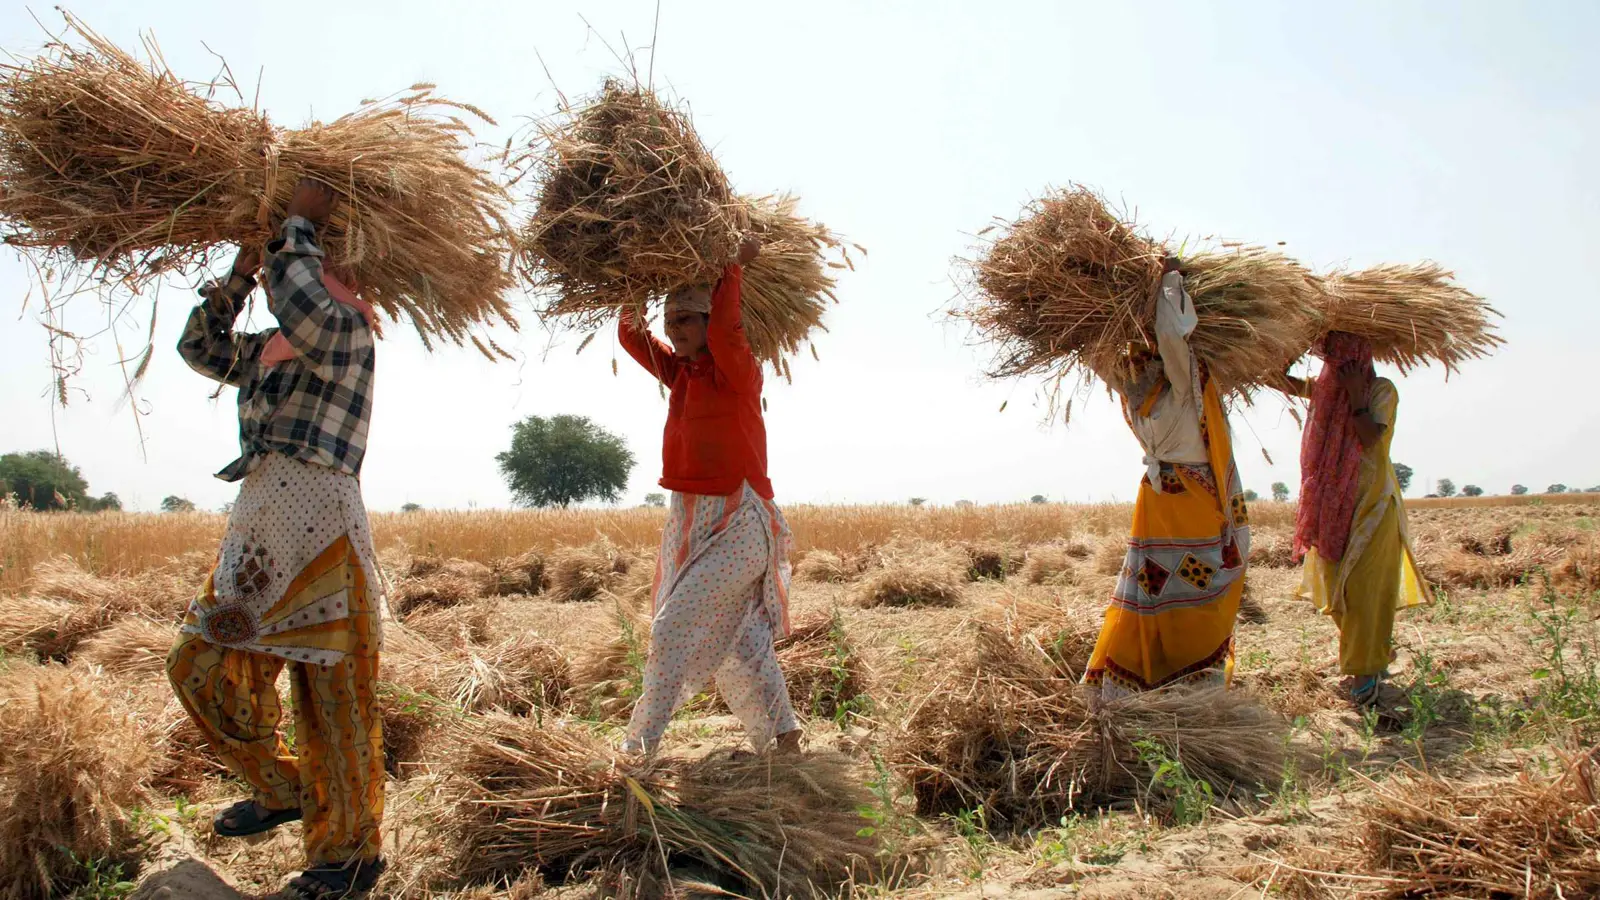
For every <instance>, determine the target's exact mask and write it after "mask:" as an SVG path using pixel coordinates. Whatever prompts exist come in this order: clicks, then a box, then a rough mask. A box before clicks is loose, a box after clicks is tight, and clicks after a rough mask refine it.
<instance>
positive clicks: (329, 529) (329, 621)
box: [167, 179, 384, 900]
mask: <svg viewBox="0 0 1600 900" xmlns="http://www.w3.org/2000/svg"><path fill="white" fill-rule="evenodd" d="M332 204H333V192H332V191H331V190H330V189H329V188H328V187H327V186H326V185H323V184H321V183H319V182H316V181H313V180H311V179H303V180H302V181H301V182H300V184H299V185H298V186H297V187H296V188H295V192H294V197H293V199H292V200H291V201H290V203H289V207H288V211H287V214H286V217H285V220H284V223H283V229H282V232H281V236H280V237H279V238H278V239H277V240H275V241H273V242H272V243H270V244H268V245H267V251H268V254H269V255H268V258H267V264H266V274H267V277H266V281H267V299H268V306H269V308H270V309H271V311H272V313H273V315H274V316H275V317H276V318H277V320H278V327H277V328H276V329H268V330H266V331H263V332H260V333H257V334H239V333H236V332H235V331H234V330H233V329H234V319H235V318H236V317H237V316H238V315H239V313H240V312H241V311H242V309H243V305H244V301H245V299H246V298H247V297H248V296H249V294H250V292H251V291H252V290H253V289H254V288H255V278H254V273H255V270H256V268H257V266H258V265H259V264H260V259H261V255H260V253H259V251H256V250H253V249H252V248H249V247H246V248H244V249H241V250H240V252H239V256H238V259H237V260H236V261H235V262H234V266H233V271H232V273H231V274H230V275H229V277H228V278H227V280H226V281H224V282H221V283H213V284H211V285H209V286H207V287H206V288H205V289H203V290H202V292H201V293H202V295H203V296H204V297H205V301H204V302H202V303H201V304H200V305H199V306H197V307H195V310H194V312H193V313H192V314H191V315H190V316H189V322H188V325H187V326H186V327H185V329H184V333H183V338H182V340H181V343H180V344H179V348H178V349H179V352H180V353H182V355H183V358H184V359H185V360H187V361H188V363H189V365H190V366H191V367H193V368H194V369H195V370H196V371H198V372H200V373H201V374H202V375H205V376H207V377H208V378H212V379H214V380H216V381H218V382H221V383H223V384H226V385H231V386H233V387H236V388H238V390H239V442H240V445H241V448H242V450H243V453H242V455H241V456H240V457H239V459H237V460H235V461H234V462H232V463H230V464H229V465H228V466H227V467H226V468H225V469H223V470H222V471H221V472H219V473H218V475H217V477H219V478H221V479H223V480H224V481H237V482H240V486H239V498H238V501H237V502H236V503H235V504H234V507H233V512H232V514H231V515H230V516H229V518H228V528H227V531H226V533H225V534H224V535H223V538H222V546H221V548H220V550H219V551H218V556H217V563H216V567H215V568H214V569H213V570H212V573H211V575H210V577H208V578H207V579H206V583H205V585H204V587H203V588H202V589H201V590H200V593H199V596H198V597H197V598H196V599H195V600H194V601H193V603H192V604H191V605H190V607H189V611H188V614H187V615H186V616H185V617H184V621H183V626H182V632H181V633H180V635H179V637H178V641H177V643H176V645H175V646H174V647H173V648H172V653H171V655H170V656H169V657H168V659H167V672H168V675H169V677H170V678H171V680H172V686H173V688H174V689H175V690H176V691H177V694H178V699H179V700H180V701H181V702H182V703H183V706H184V708H185V709H186V710H187V711H188V713H189V715H190V717H191V718H193V719H194V721H195V723H196V724H197V725H198V726H199V727H200V729H201V731H202V732H204V734H205V736H206V739H207V741H208V742H209V743H210V744H211V746H212V747H213V748H214V749H215V750H216V751H217V754H218V755H219V756H220V757H221V758H222V760H223V761H224V762H225V763H227V765H228V767H229V768H230V769H231V770H232V771H233V773H234V774H235V775H237V776H238V777H239V778H241V779H242V780H244V781H245V783H247V784H248V785H249V786H250V787H251V789H252V791H253V794H254V796H253V797H252V798H251V799H249V800H244V801H241V802H239V803H236V804H234V805H233V806H231V807H229V808H227V809H225V810H223V811H222V812H220V813H218V814H217V816H216V819H215V821H214V822H213V827H214V830H215V832H216V834H217V835H219V836H221V837H242V836H245V835H253V834H259V833H262V832H265V831H268V830H270V829H272V828H275V827H277V826H278V825H281V824H284V823H285V822H290V821H293V820H296V819H304V841H303V843H304V847H305V854H306V858H307V866H308V868H307V869H306V871H305V873H304V874H302V875H300V876H298V877H296V878H294V879H293V880H292V881H291V882H290V883H289V885H288V887H287V888H286V890H285V896H291V897H304V898H308V900H320V898H325V897H346V896H353V895H356V894H361V893H365V892H366V891H368V890H370V889H371V888H372V886H373V884H374V882H376V880H377V878H378V875H379V874H380V873H381V872H382V871H383V868H384V862H383V860H382V858H381V857H380V856H379V849H380V847H381V840H380V837H379V823H380V820H381V819H382V816H383V787H384V771H383V733H382V729H381V725H380V722H379V717H378V710H377V705H376V700H377V694H376V686H377V677H378V649H379V644H380V639H381V636H380V634H379V610H380V604H381V590H380V588H379V581H378V577H377V571H378V569H377V565H376V561H375V560H376V557H375V554H374V553H373V549H372V536H371V533H370V532H369V530H368V525H367V513H366V508H365V507H364V506H363V504H362V499H361V485H360V482H359V481H358V480H357V479H358V477H359V475H360V473H361V462H362V459H363V457H364V456H365V455H366V443H367V425H368V422H369V421H370V418H371V412H372V401H371V398H372V380H373V372H374V365H373V363H374V337H375V331H374V321H373V313H372V308H371V307H370V306H369V305H368V304H366V303H365V302H364V301H362V300H361V299H360V297H359V296H357V294H356V293H355V292H354V291H353V290H352V288H351V287H350V286H349V285H350V283H351V280H350V279H349V277H348V274H346V275H345V277H344V278H335V277H334V275H333V274H332V273H330V272H328V271H327V270H326V269H325V268H324V266H323V252H322V250H321V249H320V248H319V246H318V244H317V231H318V229H319V228H321V227H322V226H324V225H325V224H326V223H327V221H328V217H329V213H330V212H331V208H332ZM286 663H287V664H288V665H289V667H290V685H291V687H292V690H293V697H294V707H295V723H294V724H295V730H294V735H295V749H294V751H293V752H292V753H291V751H290V750H289V748H288V747H287V746H286V745H285V744H284V742H283V740H282V738H281V737H280V736H279V734H278V722H279V720H280V719H281V717H282V709H281V708H280V705H279V700H278V689H277V686H276V682H277V679H278V674H279V672H280V671H281V670H282V669H283V667H284V665H285V664H286Z"/></svg>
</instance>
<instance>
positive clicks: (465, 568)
mask: <svg viewBox="0 0 1600 900" xmlns="http://www.w3.org/2000/svg"><path fill="white" fill-rule="evenodd" d="M418 573H424V574H418ZM499 583H500V579H499V576H497V575H496V574H495V573H494V572H493V571H492V570H491V569H490V568H489V567H488V566H486V565H484V564H483V563H480V562H472V561H471V560H465V559H447V560H434V559H431V558H429V557H418V558H417V559H416V560H415V561H413V563H412V565H411V571H410V573H409V574H408V575H407V576H406V577H404V578H399V579H396V580H395V584H394V590H393V592H392V596H391V597H390V603H391V605H392V606H393V607H394V611H395V613H396V614H397V615H399V616H401V617H402V618H404V617H408V616H410V615H411V614H413V613H415V612H418V611H420V610H424V609H429V608H449V607H453V606H459V605H461V604H463V603H468V602H471V601H473V600H476V599H477V598H479V597H483V596H487V595H491V594H493V593H495V591H496V589H497V588H498V586H499Z"/></svg>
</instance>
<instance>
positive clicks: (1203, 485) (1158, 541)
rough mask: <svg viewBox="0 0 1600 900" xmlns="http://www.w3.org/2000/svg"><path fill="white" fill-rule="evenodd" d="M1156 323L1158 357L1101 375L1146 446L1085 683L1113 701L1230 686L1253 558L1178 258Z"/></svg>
mask: <svg viewBox="0 0 1600 900" xmlns="http://www.w3.org/2000/svg"><path fill="white" fill-rule="evenodd" d="M1151 307H1152V308H1151V309H1149V310H1147V314H1146V315H1147V320H1148V321H1150V322H1151V324H1152V326H1153V331H1154V332H1155V338H1156V348H1155V350H1154V351H1153V352H1152V351H1151V350H1149V349H1147V348H1143V347H1135V348H1130V349H1129V352H1128V354H1127V357H1126V358H1125V360H1124V362H1123V365H1122V367H1121V368H1120V369H1119V370H1118V371H1115V372H1098V373H1097V374H1099V375H1100V377H1101V379H1102V380H1104V381H1105V382H1106V383H1107V384H1109V385H1111V387H1112V388H1114V389H1115V390H1116V391H1117V392H1118V393H1119V394H1120V395H1121V398H1122V408H1123V414H1124V416H1125V417H1126V418H1127V420H1128V425H1129V427H1131V428H1132V429H1133V433H1134V435H1135V436H1137V437H1138V439H1139V443H1140V444H1141V445H1142V446H1143V447H1144V453H1145V456H1144V463H1145V474H1144V477H1143V478H1142V479H1141V480H1140V483H1139V496H1138V500H1137V501H1136V502H1135V505H1134V511H1133V529H1132V533H1131V534H1130V535H1129V537H1128V553H1127V556H1126V558H1125V559H1124V561H1123V566H1122V576H1121V578H1120V579H1118V581H1117V586H1116V589H1115V591H1114V593H1113V594H1112V597H1111V604H1110V606H1109V607H1108V608H1107V609H1106V615H1105V623H1104V625H1103V626H1102V627H1101V629H1100V637H1099V640H1098V641H1097V642H1096V643H1095V648H1094V653H1093V655H1091V656H1090V658H1089V665H1088V667H1087V670H1086V671H1085V673H1084V677H1083V680H1084V681H1085V682H1086V683H1087V684H1089V685H1092V686H1094V687H1095V688H1097V690H1098V698H1097V699H1101V700H1110V699H1115V698H1117V697H1121V696H1126V695H1128V694H1132V693H1136V692H1139V691H1147V690H1153V689H1156V688H1161V687H1166V686H1168V685H1173V684H1195V683H1217V684H1226V683H1227V682H1228V681H1229V680H1230V679H1231V677H1232V671H1233V628H1234V620H1235V618H1236V617H1237V615H1238V612H1239V599H1240V597H1241V596H1242V595H1243V593H1244V574H1245V562H1246V560H1247V559H1248V558H1249V555H1250V525H1249V514H1248V511H1247V509H1246V506H1245V501H1244V491H1243V489H1242V488H1241V486H1240V482H1239V473H1238V470H1237V468H1236V467H1235V466H1234V463H1233V447H1232V444H1231V440H1230V436H1229V433H1228V420H1227V416H1226V414H1225V413H1224V412H1223V409H1222V400H1221V396H1220V395H1219V393H1218V391H1217V386H1216V384H1215V383H1214V382H1213V381H1212V379H1211V376H1210V373H1209V372H1208V371H1207V370H1206V367H1205V365H1204V364H1203V363H1201V362H1200V361H1199V360H1197V359H1195V357H1194V355H1193V354H1192V353H1191V352H1190V350H1189V343H1188V337H1189V335H1190V334H1191V333H1193V331H1194V328H1195V325H1196V324H1197V321H1198V320H1197V318H1196V315H1195V308H1194V302H1193V300H1192V299H1191V298H1190V297H1189V295H1188V293H1187V292H1186V291H1185V290H1184V287H1183V274H1182V272H1181V271H1180V264H1179V262H1178V261H1177V260H1175V259H1168V260H1166V262H1165V264H1164V266H1163V272H1162V277H1161V282H1160V284H1159V286H1158V287H1157V289H1156V291H1155V293H1154V295H1153V296H1152V298H1151Z"/></svg>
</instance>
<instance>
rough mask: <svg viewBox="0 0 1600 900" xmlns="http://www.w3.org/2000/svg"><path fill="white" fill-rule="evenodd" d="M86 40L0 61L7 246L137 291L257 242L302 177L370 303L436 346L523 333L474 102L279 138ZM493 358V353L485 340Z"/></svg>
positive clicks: (249, 113)
mask: <svg viewBox="0 0 1600 900" xmlns="http://www.w3.org/2000/svg"><path fill="white" fill-rule="evenodd" d="M67 29H68V32H69V34H70V35H71V36H75V37H76V38H78V39H79V40H80V41H81V44H82V46H72V45H69V44H67V43H66V42H64V41H60V42H55V43H52V44H50V45H49V47H48V48H47V50H46V52H45V53H44V54H43V55H41V56H39V57H38V58H36V59H34V60H32V61H30V62H27V63H25V64H21V65H10V66H4V67H0V173H3V178H4V181H5V185H6V190H5V191H4V193H3V194H0V219H3V220H4V222H5V223H6V225H7V233H6V235H5V241H6V243H8V244H10V245H11V246H14V247H18V248H21V249H24V250H30V251H37V252H39V253H40V254H42V255H43V257H44V258H45V260H46V263H47V265H49V266H55V267H65V268H68V269H79V270H82V271H83V272H84V273H85V274H86V275H87V277H88V278H89V280H90V281H92V282H96V283H98V284H100V285H102V286H105V287H126V288H131V289H133V290H138V289H140V288H142V287H143V286H145V285H147V284H150V283H152V282H154V281H155V280H157V279H159V278H160V277H162V276H164V275H167V274H170V273H185V274H194V273H197V272H198V271H200V270H201V269H203V268H206V267H207V266H208V264H209V263H210V261H211V256H212V255H213V253H214V252H215V250H216V249H217V246H218V245H219V244H240V245H244V244H252V245H260V244H262V243H263V242H265V241H266V240H267V239H268V238H269V237H271V236H272V235H273V233H274V231H275V229H276V228H277V227H278V223H280V222H281V221H282V217H283V214H284V210H285V209H286V207H287V204H288V201H289V198H290V196H291V194H292V192H293V190H294V187H295V182H296V181H297V180H298V179H299V178H300V177H301V176H311V177H314V178H317V179H320V180H321V181H323V182H325V183H327V184H328V185H330V186H331V187H332V188H333V189H334V191H335V193H336V194H337V195H338V197H339V200H340V202H338V203H337V204H336V207H337V208H336V210H335V212H334V215H333V219H332V221H331V222H330V223H329V225H328V226H327V227H326V228H325V229H324V231H323V233H322V234H320V235H319V236H318V237H319V242H320V243H321V244H322V246H323V249H324V250H326V251H327V252H328V254H329V258H330V260H331V262H332V263H333V264H334V265H338V266H342V267H348V268H349V269H351V270H353V271H354V272H355V276H356V278H357V280H358V281H359V282H360V285H361V293H362V296H363V297H364V298H365V299H367V300H368V301H370V302H371V303H372V304H373V305H375V306H377V307H378V308H380V309H382V310H383V311H385V312H386V313H387V314H389V315H390V316H391V317H395V318H399V317H400V316H402V315H405V316H407V317H409V318H410V319H411V321H412V322H413V324H414V325H415V327H416V329H417V331H418V332H419V333H420V334H421V335H422V338H423V341H424V343H429V342H431V340H433V339H436V338H444V339H447V340H451V341H454V342H456V343H461V342H462V341H464V340H466V339H467V338H468V337H469V334H468V332H469V330H470V329H471V328H472V327H473V326H475V325H479V324H483V323H487V322H490V321H495V320H501V321H505V322H508V323H512V324H514V321H513V319H512V317H511V311H510V307H509V306H508V304H507V303H506V301H505V299H504V295H505V293H506V292H507V291H508V290H509V289H510V288H511V287H512V284H513V279H512V277H511V275H510V273H509V271H508V268H507V265H506V262H507V259H508V254H509V252H510V249H511V248H510V244H511V237H510V232H509V229H508V226H507V224H506V219H505V216H506V211H507V209H508V207H509V198H508V197H507V196H506V194H505V192H504V191H503V190H502V189H501V188H500V187H499V186H498V185H497V184H496V182H495V180H494V178H492V177H491V176H490V174H489V173H488V172H487V171H485V170H483V169H481V168H478V167H476V166H474V165H473V164H471V163H469V162H468V161H467V160H466V159H465V158H464V157H463V155H462V154H463V152H464V151H466V150H467V149H468V147H469V145H470V139H471V128H470V127H469V126H468V125H467V124H466V123H465V122H464V121H462V120H461V119H460V118H458V117H457V116H456V115H454V114H453V113H454V112H456V111H466V112H470V113H473V114H475V115H477V116H479V117H481V118H483V119H485V120H487V119H488V117H487V116H485V115H483V114H482V113H481V112H479V111H478V110H476V109H474V108H473V107H471V106H468V105H466V104H462V103H454V102H451V101H448V100H444V99H442V98H438V97H434V96H433V95H432V91H433V86H432V85H427V84H418V85H413V86H412V87H411V89H410V90H409V91H408V92H406V94H405V95H404V96H400V97H398V98H397V99H393V100H389V101H374V102H369V103H368V104H366V105H364V106H363V107H361V109H359V110H357V111H356V112H354V113H352V114H350V115H347V116H343V117H341V118H339V119H337V120H335V121H333V122H330V123H327V124H321V123H314V124H312V125H311V126H309V127H307V128H303V129H299V130H286V129H283V128H278V127H274V126H273V125H271V124H270V123H269V122H268V121H267V118H266V117H265V116H264V115H262V114H261V113H259V112H257V111H256V110H253V109H245V108H225V107H222V106H220V105H218V104H216V103H214V102H212V100H210V99H209V95H210V94H211V93H212V91H213V90H214V89H216V88H218V87H222V86H223V85H209V86H208V87H209V88H210V89H211V90H206V91H204V92H202V91H200V90H196V89H193V88H192V87H191V85H190V83H188V82H185V81H183V80H181V79H179V78H178V77H176V76H174V75H173V74H172V73H171V72H169V71H167V69H166V66H165V63H164V61H163V60H162V58H161V55H160V51H159V50H158V49H157V48H156V46H155V44H154V43H153V42H152V41H149V40H146V42H145V49H146V51H147V55H148V56H149V62H148V64H143V63H140V62H139V61H138V60H137V59H135V58H134V56H133V55H131V54H129V53H127V52H125V51H123V50H122V49H120V48H118V47H117V46H115V45H113V44H112V43H110V42H109V41H107V40H105V39H104V38H101V37H100V36H99V35H96V34H95V33H93V32H92V31H90V30H89V29H88V28H87V27H85V26H84V25H83V24H82V23H81V22H79V21H78V20H77V19H74V18H72V17H71V16H68V17H67ZM473 340H474V342H475V343H476V344H477V346H478V348H479V349H480V350H482V351H483V352H484V353H485V355H488V356H490V358H491V359H492V358H494V356H495V354H494V353H493V352H491V350H490V347H492V344H491V345H490V347H486V346H484V344H483V343H481V342H478V341H477V339H476V338H474V339H473Z"/></svg>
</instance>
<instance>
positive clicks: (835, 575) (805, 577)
mask: <svg viewBox="0 0 1600 900" xmlns="http://www.w3.org/2000/svg"><path fill="white" fill-rule="evenodd" d="M859 574H861V570H860V568H859V567H857V566H856V565H854V564H853V563H852V562H850V561H847V560H846V559H845V558H844V557H841V556H840V555H839V554H837V553H834V552H832V551H831V550H812V551H810V552H808V553H807V554H806V555H805V557H804V558H802V559H801V560H800V562H799V564H798V565H796V566H795V567H794V577H795V578H797V579H799V580H801V581H810V582H814V583H817V584H844V583H846V582H848V581H853V580H855V577H856V576H857V575H859Z"/></svg>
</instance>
